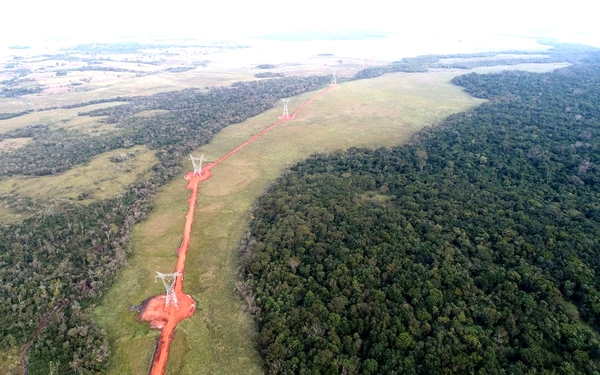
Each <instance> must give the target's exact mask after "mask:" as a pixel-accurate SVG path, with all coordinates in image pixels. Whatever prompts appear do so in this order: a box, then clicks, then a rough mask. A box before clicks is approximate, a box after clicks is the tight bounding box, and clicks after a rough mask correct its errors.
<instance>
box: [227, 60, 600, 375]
mask: <svg viewBox="0 0 600 375" xmlns="http://www.w3.org/2000/svg"><path fill="white" fill-rule="evenodd" d="M455 83H457V84H460V85H462V86H464V87H465V88H466V89H467V91H468V92H470V93H471V94H473V95H476V96H479V97H483V98H488V99H491V101H490V102H489V103H487V104H484V105H481V106H479V107H477V108H476V109H474V110H472V111H469V112H467V113H462V114H459V115H454V116H451V117H450V118H448V119H447V120H446V121H445V122H444V123H443V124H441V125H440V126H439V127H437V128H435V129H428V130H425V131H422V132H421V133H419V134H418V136H416V137H415V138H414V139H413V141H412V142H410V143H409V144H408V145H406V146H405V147H400V148H394V149H380V150H376V151H373V150H358V149H350V150H349V151H347V152H338V153H335V154H332V155H329V156H327V155H317V156H313V157H311V158H309V159H308V160H307V161H306V162H303V163H300V164H298V165H296V166H294V167H293V168H292V169H291V170H290V171H289V172H288V173H287V174H286V175H284V176H283V177H281V178H280V179H279V180H278V181H277V182H276V183H275V184H274V186H272V188H271V189H270V190H269V191H268V192H267V194H265V195H264V196H263V197H262V198H261V199H260V200H259V202H258V205H257V207H256V209H255V212H254V217H255V218H254V220H253V222H252V223H251V235H250V236H249V239H248V242H247V243H246V244H245V246H244V247H243V250H242V254H241V259H240V262H241V265H240V266H241V271H242V274H243V276H244V281H242V282H240V284H239V286H238V289H239V290H240V292H241V293H243V294H244V295H245V299H246V301H247V302H248V308H249V310H250V311H252V312H255V313H256V320H257V323H258V326H259V336H258V339H257V341H258V345H259V346H260V349H261V351H262V353H263V355H264V358H265V362H266V368H267V372H268V373H299V374H353V373H354V374H356V373H362V374H533V373H543V374H597V373H599V372H600V347H599V343H600V342H599V339H598V331H599V330H600V279H599V278H598V276H597V275H598V274H599V273H600V261H599V259H600V242H599V238H600V204H599V203H598V197H599V196H600V168H599V167H598V166H599V165H600V93H599V91H598V87H600V55H598V54H596V55H594V56H592V57H588V59H587V62H586V63H585V64H578V65H574V66H572V67H570V68H566V69H561V70H558V71H555V72H553V73H548V74H533V73H522V72H504V73H501V74H492V75H477V74H470V75H466V76H462V77H458V78H456V79H455Z"/></svg>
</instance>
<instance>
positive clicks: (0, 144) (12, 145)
mask: <svg viewBox="0 0 600 375" xmlns="http://www.w3.org/2000/svg"><path fill="white" fill-rule="evenodd" d="M32 139H33V138H8V139H5V140H3V141H0V152H1V151H12V150H16V149H18V148H21V147H24V146H25V145H26V144H28V143H29V142H31V140H32Z"/></svg>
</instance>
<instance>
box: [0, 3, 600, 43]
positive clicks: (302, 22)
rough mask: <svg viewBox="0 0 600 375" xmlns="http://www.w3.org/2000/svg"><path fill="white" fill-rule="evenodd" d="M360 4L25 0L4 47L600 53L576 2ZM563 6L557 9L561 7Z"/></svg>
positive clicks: (7, 21) (7, 23) (13, 14)
mask: <svg viewBox="0 0 600 375" xmlns="http://www.w3.org/2000/svg"><path fill="white" fill-rule="evenodd" d="M391 4H394V3H393V2H390V1H381V0H374V1H368V2H359V3H357V4H353V3H349V2H343V3H342V2H337V1H333V2H331V1H330V2H322V1H317V0H305V1H303V2H282V1H274V0H258V1H253V2H243V1H239V0H236V1H232V0H221V1H211V2H210V4H207V3H205V2H201V3H200V2H189V1H182V0H171V1H168V2H165V1H161V2H154V3H152V2H149V1H140V0H105V1H103V2H94V3H92V2H84V1H81V0H79V1H74V0H22V1H18V2H17V1H11V2H10V3H9V4H5V5H3V6H2V13H3V15H4V17H3V22H2V23H0V45H4V46H7V45H11V44H19V43H27V42H30V43H31V42H36V41H41V40H47V39H48V38H61V39H63V38H68V39H70V40H75V41H77V42H86V41H87V42H92V41H93V42H104V41H114V40H116V39H117V38H119V37H122V36H129V37H133V38H140V39H144V38H149V37H153V36H164V37H171V38H191V39H207V40H215V39H217V40H225V39H231V40H235V39H242V38H247V37H250V36H256V35H264V34H271V33H274V32H290V31H298V30H305V31H336V30H366V31H379V32H403V33H405V34H412V35H414V36H415V37H419V36H421V35H444V36H451V37H458V38H460V36H461V35H466V34H468V35H473V34H477V33H494V34H510V35H521V36H531V37H536V36H537V37H555V38H558V39H560V40H561V41H567V42H580V43H587V44H592V45H596V46H599V47H600V31H599V30H597V29H598V27H596V24H597V23H596V20H595V19H594V18H595V9H594V4H593V2H590V1H588V0H572V1H569V2H561V3H557V2H553V3H548V2H544V1H540V0H530V1H527V0H519V1H517V0H505V1H486V2H483V1H473V0H455V1H443V0H429V1H421V2H419V3H418V4H416V2H415V4H399V5H395V4H394V5H393V6H392V5H391ZM555 4H556V5H555Z"/></svg>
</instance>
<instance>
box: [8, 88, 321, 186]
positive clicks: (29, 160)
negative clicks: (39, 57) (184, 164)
mask: <svg viewBox="0 0 600 375" xmlns="http://www.w3.org/2000/svg"><path fill="white" fill-rule="evenodd" d="M326 82H327V79H326V78H323V77H309V78H288V79H284V80H281V79H276V80H267V81H255V82H249V83H237V84H234V85H232V87H230V88H215V89H213V90H211V91H210V92H208V93H207V94H203V93H200V92H198V91H196V90H183V91H177V92H167V93H160V94H156V95H152V96H144V97H134V98H130V99H129V103H128V104H125V105H121V106H115V107H111V108H104V109H98V110H94V111H91V112H86V113H82V115H91V116H107V117H106V118H105V119H104V120H103V121H104V122H107V123H111V124H115V126H116V127H117V128H119V129H120V131H119V132H118V134H109V135H105V136H101V137H97V136H92V135H89V134H83V133H81V132H77V131H69V130H55V131H51V130H49V129H48V127H46V126H32V127H28V128H22V129H17V130H14V131H12V132H7V133H5V134H3V136H2V139H6V138H19V137H33V138H34V142H32V143H31V144H29V145H28V146H27V147H26V148H23V149H20V150H16V151H14V152H12V153H7V154H0V176H3V175H13V174H26V175H47V174H52V173H58V172H61V171H65V170H67V169H69V168H71V167H72V166H73V165H76V164H81V163H86V162H88V161H89V160H90V158H91V157H93V156H94V155H98V154H101V153H103V152H107V151H110V150H114V149H118V148H123V147H130V146H133V145H142V144H144V145H148V146H150V147H151V148H155V149H161V152H160V155H159V157H161V159H163V158H169V159H170V158H172V160H171V161H170V162H171V163H175V160H178V159H179V157H180V156H181V155H182V154H181V153H180V152H179V151H180V150H192V149H194V148H196V147H198V146H199V145H201V144H204V143H205V142H206V141H207V140H208V139H210V137H212V135H213V134H215V133H216V132H217V131H219V130H220V129H221V128H223V127H224V126H226V125H229V124H233V123H237V122H240V121H243V120H245V119H247V118H249V117H252V116H256V115H257V114H259V113H261V112H264V111H265V110H267V109H270V108H272V107H273V103H275V102H276V101H277V100H278V99H279V98H281V97H289V96H294V95H298V94H300V93H303V92H307V91H312V90H315V89H316V88H318V87H320V86H323V85H324V84H325V83H326ZM155 109H163V110H169V113H160V114H155V115H152V116H150V117H143V118H140V117H136V116H134V115H135V114H136V113H139V112H142V111H146V110H155ZM184 152H187V151H184Z"/></svg>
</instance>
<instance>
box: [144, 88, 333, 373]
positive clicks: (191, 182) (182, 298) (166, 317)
mask: <svg viewBox="0 0 600 375" xmlns="http://www.w3.org/2000/svg"><path fill="white" fill-rule="evenodd" d="M332 87H333V86H329V87H327V88H326V89H324V90H323V91H321V92H320V93H319V94H317V95H316V96H315V97H313V98H312V99H310V100H308V101H307V102H306V103H304V104H303V105H302V106H300V108H298V109H297V110H296V111H295V112H294V113H293V114H292V115H291V116H289V117H288V118H283V119H281V120H279V121H277V122H276V123H274V124H273V125H271V126H269V127H267V128H266V129H264V130H263V131H261V132H260V133H258V134H256V135H254V136H252V138H250V139H249V140H248V141H246V142H244V143H242V144H241V145H240V146H238V147H236V148H235V149H234V150H232V151H231V152H229V153H227V154H226V155H225V156H223V157H221V158H220V159H219V160H217V161H216V162H214V163H212V164H208V165H206V166H204V167H203V168H202V173H201V175H197V174H194V173H193V172H188V173H187V174H186V175H185V179H186V180H188V184H187V186H186V189H189V190H191V191H192V193H191V194H190V197H189V198H188V200H187V201H188V211H187V214H186V215H185V226H184V230H183V240H182V241H181V247H180V248H179V254H178V257H177V265H176V266H175V271H174V272H179V273H180V275H179V276H177V277H176V279H175V295H176V296H177V300H178V302H179V304H178V306H174V305H170V306H168V307H166V308H165V302H166V295H165V294H161V295H158V296H155V297H152V298H151V299H149V300H148V301H147V303H146V304H145V306H144V307H143V308H142V310H141V312H140V316H139V319H140V320H144V321H148V322H150V328H153V329H158V330H161V335H160V338H159V339H158V344H157V347H156V351H155V352H154V359H153V360H152V367H151V368H150V375H164V373H165V368H166V366H167V360H168V358H169V348H170V346H171V341H173V335H174V332H175V327H176V326H177V324H179V322H180V321H182V320H183V319H185V318H189V317H190V316H192V315H193V314H194V312H195V311H196V303H195V302H194V300H193V299H192V297H190V296H189V295H188V294H185V293H184V292H183V275H184V272H185V261H186V258H187V253H188V250H189V247H190V236H191V233H192V224H193V222H194V213H195V211H196V201H197V199H198V189H199V187H200V183H201V182H202V181H205V180H207V179H209V178H210V176H212V173H211V171H210V170H211V169H212V168H213V167H215V166H217V165H219V164H220V163H221V162H223V161H224V160H225V159H227V158H228V157H230V156H231V155H233V154H235V153H236V152H238V151H239V150H241V149H242V148H244V147H246V146H247V145H248V144H250V143H252V142H253V141H254V140H256V139H257V138H259V137H260V136H262V135H263V134H265V133H266V132H268V131H269V130H271V129H273V128H274V127H276V126H277V125H279V124H281V123H283V122H285V121H287V120H289V119H293V118H295V117H296V114H298V113H299V112H300V111H301V110H302V109H304V107H306V106H307V105H308V104H310V103H311V102H312V101H313V100H315V99H317V98H319V97H321V96H322V95H324V94H325V93H327V92H328V91H329V90H331V89H332Z"/></svg>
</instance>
